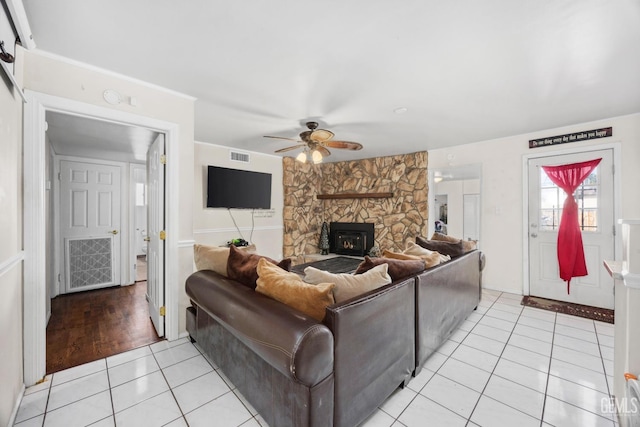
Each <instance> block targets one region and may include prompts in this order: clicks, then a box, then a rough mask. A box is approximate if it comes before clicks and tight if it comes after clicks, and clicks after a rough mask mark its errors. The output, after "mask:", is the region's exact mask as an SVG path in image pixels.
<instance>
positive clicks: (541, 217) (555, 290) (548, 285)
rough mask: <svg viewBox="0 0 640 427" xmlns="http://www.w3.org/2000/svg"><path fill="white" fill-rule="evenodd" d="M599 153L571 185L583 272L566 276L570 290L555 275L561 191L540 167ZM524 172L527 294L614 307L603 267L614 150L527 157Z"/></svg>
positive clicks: (609, 254) (610, 233)
mask: <svg viewBox="0 0 640 427" xmlns="http://www.w3.org/2000/svg"><path fill="white" fill-rule="evenodd" d="M597 158H602V161H601V162H600V164H599V165H598V167H597V168H596V169H595V170H594V171H593V172H592V173H591V175H590V176H589V177H588V178H587V179H586V180H585V181H584V182H583V183H582V185H581V186H580V187H578V189H577V190H576V192H575V194H574V197H575V198H576V201H577V203H578V215H579V222H580V226H581V229H582V241H583V245H584V254H585V259H586V263H587V271H588V273H589V274H588V275H587V276H584V277H575V278H573V279H571V293H570V294H567V284H566V282H564V281H563V280H561V279H560V275H559V268H558V257H557V240H558V226H559V222H560V217H561V216H562V206H563V204H564V200H565V193H564V191H563V190H562V189H561V188H559V187H557V186H556V185H555V184H554V183H553V182H551V180H550V179H549V178H548V177H547V175H546V174H545V172H544V171H543V170H542V168H541V166H555V165H563V164H569V163H577V162H583V161H587V160H593V159H597ZM528 172H529V225H528V227H529V285H530V294H531V295H532V296H539V297H543V298H548V299H554V300H559V301H566V302H573V303H577V304H584V305H588V306H592V307H602V308H609V309H613V305H614V299H613V279H612V278H611V277H610V276H609V274H608V273H607V272H606V270H605V269H604V268H603V267H602V261H603V260H605V259H614V243H615V234H614V230H615V228H614V225H615V224H614V203H613V192H614V190H613V189H614V185H613V152H612V150H600V151H590V152H584V153H578V154H568V155H562V156H551V157H543V158H537V159H530V160H529V164H528Z"/></svg>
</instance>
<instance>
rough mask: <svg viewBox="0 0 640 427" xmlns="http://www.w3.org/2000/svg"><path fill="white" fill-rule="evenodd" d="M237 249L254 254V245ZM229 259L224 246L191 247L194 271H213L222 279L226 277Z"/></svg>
mask: <svg viewBox="0 0 640 427" xmlns="http://www.w3.org/2000/svg"><path fill="white" fill-rule="evenodd" d="M238 249H241V250H244V251H247V252H249V253H255V252H256V245H249V246H241V247H239V248H238ZM228 259H229V248H228V247H224V246H208V245H200V244H197V243H196V244H195V245H193V260H194V261H195V264H196V271H200V270H213V271H215V272H216V273H218V274H221V275H222V276H224V277H227V260H228Z"/></svg>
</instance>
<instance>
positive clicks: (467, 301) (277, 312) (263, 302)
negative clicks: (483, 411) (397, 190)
mask: <svg viewBox="0 0 640 427" xmlns="http://www.w3.org/2000/svg"><path fill="white" fill-rule="evenodd" d="M482 259H483V258H482V257H481V253H480V252H478V251H473V252H471V253H468V254H465V255H463V256H461V257H459V258H457V259H455V260H454V261H450V262H448V263H445V264H441V265H439V266H437V267H434V268H432V269H429V270H427V271H425V272H423V273H421V274H420V275H418V276H415V277H411V278H408V279H404V280H401V281H397V282H394V283H391V284H389V285H387V286H384V287H382V288H379V289H376V290H374V291H371V292H368V293H365V294H363V295H360V296H358V297H356V298H353V299H350V300H348V301H344V302H342V303H339V304H334V305H332V306H330V307H328V308H327V310H326V315H325V318H324V320H323V322H322V323H320V322H318V321H316V320H315V319H313V318H311V317H309V316H307V315H305V314H303V313H301V312H299V311H297V310H295V309H293V308H290V307H288V306H286V305H284V304H282V303H280V302H278V301H275V300H273V299H271V298H269V297H266V296H264V295H262V294H260V293H257V292H255V291H253V290H251V289H249V288H247V287H246V286H242V285H239V284H238V283H236V282H234V281H232V280H230V279H227V278H225V277H223V276H221V275H218V274H216V273H214V272H213V271H208V270H207V271H199V272H196V273H194V274H192V275H191V276H190V277H189V278H188V279H187V282H186V292H187V295H188V296H189V297H190V298H191V302H192V307H189V308H188V309H187V331H188V332H189V334H190V336H191V339H192V340H194V341H195V342H197V344H198V345H199V346H200V347H201V348H202V349H203V351H204V352H205V354H207V355H208V357H209V358H210V359H211V360H212V361H213V362H214V363H215V364H216V365H217V366H218V367H219V368H220V370H221V371H222V372H223V373H224V374H225V376H227V377H228V378H229V379H230V380H231V382H232V383H233V384H234V385H235V386H236V387H237V388H238V390H239V391H240V392H241V393H242V395H243V396H244V397H245V398H246V399H247V401H248V402H249V403H251V405H253V407H254V408H255V409H256V410H257V411H258V413H259V414H260V415H261V416H262V417H263V418H264V420H265V421H266V422H267V423H268V424H269V425H270V426H273V427H276V426H277V427H280V426H314V427H315V426H337V427H354V426H357V425H358V424H360V423H361V422H362V421H364V420H365V419H366V418H367V417H368V416H369V415H371V414H372V413H373V412H374V411H375V410H376V408H377V407H378V406H380V405H381V404H382V402H384V401H385V400H386V399H387V398H388V397H389V395H391V393H393V391H394V390H395V389H396V388H397V387H398V386H403V385H405V384H406V383H407V382H408V381H409V380H410V378H411V377H412V375H415V374H416V373H417V372H418V371H419V370H420V369H421V367H422V365H423V363H424V361H425V360H426V359H427V358H428V356H429V355H430V354H431V353H432V352H433V351H435V349H436V348H437V347H438V346H439V345H440V344H442V342H444V341H445V340H446V339H447V338H448V337H449V335H450V334H451V332H452V331H453V330H454V329H455V328H456V327H457V326H458V325H459V323H460V322H462V321H463V320H464V319H465V318H466V317H467V316H468V314H469V313H470V312H471V311H472V310H473V308H475V307H476V306H477V304H478V301H479V296H480V271H481V268H482V262H481V260H482ZM458 270H465V271H458ZM466 270H469V271H466ZM432 281H433V282H434V283H435V285H434V286H435V289H431V287H430V283H431V282H432ZM447 281H450V283H452V286H451V287H449V288H450V289H448V286H447V284H446V282H447ZM432 299H434V300H435V301H432ZM436 301H438V304H437V306H434V304H433V303H434V302H436ZM450 308H451V311H450Z"/></svg>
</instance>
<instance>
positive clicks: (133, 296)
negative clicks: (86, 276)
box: [47, 281, 162, 374]
mask: <svg viewBox="0 0 640 427" xmlns="http://www.w3.org/2000/svg"><path fill="white" fill-rule="evenodd" d="M146 289H147V282H146V281H145V282H136V284H134V285H131V286H122V287H113V288H106V289H98V290H94V291H86V292H78V293H74V294H66V295H59V296H57V297H56V298H54V299H52V300H51V319H50V320H49V324H48V326H47V374H50V373H53V372H57V371H60V370H62V369H67V368H70V367H72V366H77V365H80V364H83V363H87V362H92V361H94V360H98V359H102V358H105V357H108V356H112V355H114V354H117V353H121V352H123V351H127V350H132V349H134V348H137V347H141V346H145V345H148V344H152V343H154V342H157V341H160V340H161V339H162V338H159V337H158V335H157V334H156V331H155V329H154V328H153V324H152V323H151V319H150V318H149V311H148V308H147V301H146V299H145V293H146Z"/></svg>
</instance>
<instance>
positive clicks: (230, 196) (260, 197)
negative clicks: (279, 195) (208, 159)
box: [207, 166, 271, 209]
mask: <svg viewBox="0 0 640 427" xmlns="http://www.w3.org/2000/svg"><path fill="white" fill-rule="evenodd" d="M207 207H208V208H237V209H271V174H270V173H262V172H252V171H244V170H239V169H229V168H222V167H218V166H209V167H208V176H207Z"/></svg>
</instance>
